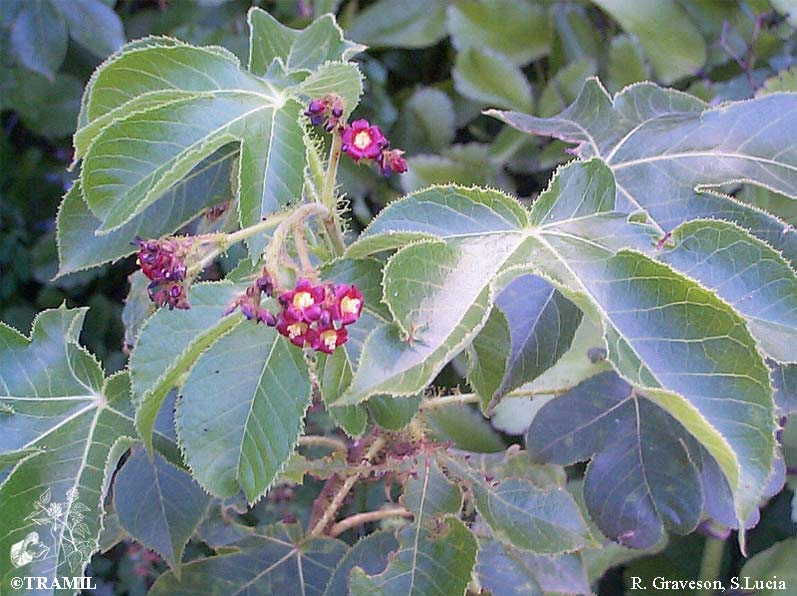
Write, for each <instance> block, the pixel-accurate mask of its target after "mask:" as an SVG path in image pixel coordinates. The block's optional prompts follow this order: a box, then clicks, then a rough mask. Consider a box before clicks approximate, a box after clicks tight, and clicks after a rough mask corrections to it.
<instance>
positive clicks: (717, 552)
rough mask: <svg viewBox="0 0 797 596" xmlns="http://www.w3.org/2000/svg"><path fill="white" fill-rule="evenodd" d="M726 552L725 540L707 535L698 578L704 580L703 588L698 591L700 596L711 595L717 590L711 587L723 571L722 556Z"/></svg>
mask: <svg viewBox="0 0 797 596" xmlns="http://www.w3.org/2000/svg"><path fill="white" fill-rule="evenodd" d="M724 554H725V540H718V539H716V538H711V537H710V536H707V537H706V543H705V545H704V546H703V559H702V560H701V562H700V575H699V576H698V578H699V579H700V581H702V582H703V588H702V589H701V590H700V591H699V592H698V596H710V595H711V594H714V592H715V590H714V589H712V588H711V585H712V583H713V582H714V581H716V580H718V579H719V576H720V573H721V572H722V557H723V555H724Z"/></svg>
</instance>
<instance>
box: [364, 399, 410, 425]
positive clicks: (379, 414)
mask: <svg viewBox="0 0 797 596" xmlns="http://www.w3.org/2000/svg"><path fill="white" fill-rule="evenodd" d="M421 398H422V396H421V395H414V396H410V397H388V396H385V395H375V396H373V397H371V398H370V399H369V400H368V402H367V404H366V408H367V409H368V413H369V414H371V417H372V418H373V419H374V422H376V423H377V424H378V425H379V426H381V427H382V428H384V429H387V430H401V429H402V428H404V427H405V426H407V425H408V424H409V423H410V422H411V421H412V419H413V418H414V417H415V414H416V413H417V412H418V407H419V406H420V405H421Z"/></svg>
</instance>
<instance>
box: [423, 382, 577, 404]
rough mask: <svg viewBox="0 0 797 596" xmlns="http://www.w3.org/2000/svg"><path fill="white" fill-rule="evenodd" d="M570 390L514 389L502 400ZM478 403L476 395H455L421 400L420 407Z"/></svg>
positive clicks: (554, 393)
mask: <svg viewBox="0 0 797 596" xmlns="http://www.w3.org/2000/svg"><path fill="white" fill-rule="evenodd" d="M571 389H572V387H560V388H558V389H545V390H542V391H536V390H529V389H515V390H514V391H510V392H509V393H507V394H506V395H505V396H504V399H506V398H512V397H534V396H535V395H561V394H562V393H567V392H568V391H570V390H571ZM480 401H481V398H480V397H479V394H478V393H456V394H454V395H444V396H442V397H428V398H426V399H424V400H423V403H422V405H421V407H422V408H424V409H427V410H428V409H431V408H442V407H445V406H451V405H456V404H477V403H479V402H480Z"/></svg>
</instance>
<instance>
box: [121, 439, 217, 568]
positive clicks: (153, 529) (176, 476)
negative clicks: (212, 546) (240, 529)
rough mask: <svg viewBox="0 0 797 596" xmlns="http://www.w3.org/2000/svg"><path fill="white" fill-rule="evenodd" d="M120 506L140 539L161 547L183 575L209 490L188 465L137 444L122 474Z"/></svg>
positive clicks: (158, 549)
mask: <svg viewBox="0 0 797 596" xmlns="http://www.w3.org/2000/svg"><path fill="white" fill-rule="evenodd" d="M113 494H114V508H115V510H116V513H117V514H118V516H119V523H120V524H121V526H122V528H124V529H125V530H126V531H127V532H128V533H129V534H130V536H132V537H133V538H134V539H135V540H136V541H138V542H140V543H141V544H143V545H144V546H145V547H147V548H150V549H152V550H154V551H155V552H157V553H158V554H159V555H160V556H162V557H163V558H164V560H165V561H166V562H167V563H168V564H169V567H171V568H172V569H173V570H174V573H175V575H176V576H177V577H179V576H180V565H181V562H182V558H183V552H184V551H185V545H186V543H187V542H188V539H189V538H191V535H192V534H193V533H194V530H196V528H197V526H198V525H199V522H200V521H201V520H202V517H203V514H204V511H205V507H206V506H207V503H208V501H209V497H208V496H207V494H206V493H205V492H204V491H203V490H202V489H201V488H200V487H199V485H198V484H196V483H195V482H194V480H193V479H192V478H191V476H190V475H189V474H188V473H187V472H184V471H183V470H181V469H179V468H177V467H175V466H173V465H171V464H170V463H169V462H167V461H166V460H165V459H163V458H162V457H161V456H160V455H158V454H157V453H156V454H154V461H151V460H150V459H149V457H148V456H147V453H146V451H145V450H144V449H134V450H133V454H132V455H131V456H130V458H129V459H128V460H127V461H126V462H125V464H124V466H122V469H121V470H120V471H119V473H118V474H117V475H116V481H115V483H114V493H113Z"/></svg>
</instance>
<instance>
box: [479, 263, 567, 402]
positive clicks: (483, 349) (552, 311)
mask: <svg viewBox="0 0 797 596" xmlns="http://www.w3.org/2000/svg"><path fill="white" fill-rule="evenodd" d="M490 321H492V323H491V322H490ZM580 322H581V311H580V310H579V309H578V308H577V307H576V306H575V305H574V304H573V303H572V302H570V301H569V300H568V299H567V298H565V297H564V296H562V294H561V293H559V292H558V291H557V290H556V288H555V287H554V286H552V285H551V284H550V283H548V282H547V281H545V280H544V279H542V278H540V277H537V276H534V275H523V276H520V277H516V278H515V279H513V280H512V281H511V282H509V284H507V286H506V287H505V288H504V289H503V290H502V292H501V293H500V294H499V295H498V297H497V298H496V300H495V307H494V310H493V314H491V316H490V320H489V321H488V323H487V325H486V326H485V329H484V330H483V331H482V333H480V334H479V335H478V336H477V337H476V339H475V340H474V342H473V350H472V353H473V354H474V355H475V358H473V357H472V358H471V359H470V366H469V368H470V370H469V376H468V380H469V382H471V384H472V385H473V386H474V387H475V389H476V391H477V392H478V393H479V395H480V397H481V405H482V409H483V410H484V411H492V409H493V408H494V407H495V405H496V404H497V402H498V400H499V399H500V398H501V397H503V396H504V395H506V394H507V393H508V392H510V391H512V390H513V389H517V388H518V387H520V386H521V385H523V384H524V383H527V382H530V381H533V380H534V379H536V378H537V377H538V376H540V375H541V374H542V373H544V372H545V371H546V370H548V369H549V368H551V367H552V366H553V365H554V364H556V362H557V361H558V360H559V358H561V357H562V355H563V354H564V353H565V352H566V351H567V349H568V348H569V347H570V343H571V342H572V340H573V336H574V335H575V333H576V329H578V326H579V323H580ZM485 332H487V334H486V335H485V336H484V337H482V335H484V334H485ZM507 340H508V341H507ZM507 348H508V354H507ZM502 364H503V367H502V366H501V365H502ZM496 373H497V374H496Z"/></svg>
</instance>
